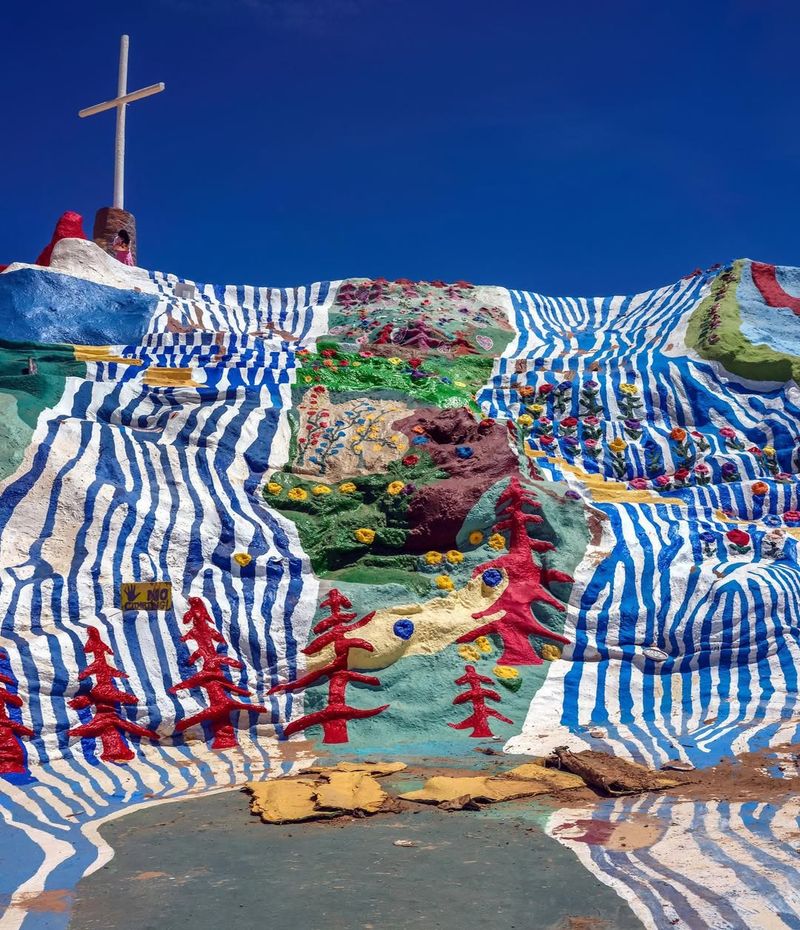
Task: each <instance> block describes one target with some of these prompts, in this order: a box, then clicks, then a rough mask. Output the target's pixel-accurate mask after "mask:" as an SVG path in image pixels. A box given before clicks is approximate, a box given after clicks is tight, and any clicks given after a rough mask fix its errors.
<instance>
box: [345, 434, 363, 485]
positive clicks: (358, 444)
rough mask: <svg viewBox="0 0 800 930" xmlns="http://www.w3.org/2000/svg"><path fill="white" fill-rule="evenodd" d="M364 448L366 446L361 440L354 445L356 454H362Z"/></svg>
mask: <svg viewBox="0 0 800 930" xmlns="http://www.w3.org/2000/svg"><path fill="white" fill-rule="evenodd" d="M363 449H364V447H363V446H362V445H361V443H360V442H357V443H356V444H355V445H354V446H353V452H355V453H356V454H360V453H361V452H362V451H363ZM339 490H341V488H340V489H339Z"/></svg>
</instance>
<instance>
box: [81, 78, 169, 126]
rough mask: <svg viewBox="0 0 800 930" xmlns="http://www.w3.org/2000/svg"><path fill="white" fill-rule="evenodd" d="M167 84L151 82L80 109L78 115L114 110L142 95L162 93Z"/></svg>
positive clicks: (139, 98) (92, 114) (91, 114)
mask: <svg viewBox="0 0 800 930" xmlns="http://www.w3.org/2000/svg"><path fill="white" fill-rule="evenodd" d="M165 87H166V85H165V84H164V83H163V82H161V83H159V84H151V85H150V86H149V87H143V88H142V89H141V90H134V91H132V92H131V93H130V94H125V95H124V96H122V97H116V98H115V99H114V100H106V101H105V102H104V103H96V104H95V105H94V106H93V107H86V108H85V109H84V110H78V116H81V117H83V116H94V114H95V113H102V112H103V110H113V109H114V108H115V107H121V106H124V105H125V104H126V103H132V102H133V101H134V100H141V99H142V97H151V96H152V95H153V94H160V93H161V91H162V90H164V88H165Z"/></svg>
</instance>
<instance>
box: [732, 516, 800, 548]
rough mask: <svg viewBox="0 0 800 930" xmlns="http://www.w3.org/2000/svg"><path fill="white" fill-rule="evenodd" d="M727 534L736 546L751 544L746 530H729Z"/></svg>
mask: <svg viewBox="0 0 800 930" xmlns="http://www.w3.org/2000/svg"><path fill="white" fill-rule="evenodd" d="M798 517H799V518H800V514H798ZM725 536H726V537H727V539H728V542H730V543H732V544H733V545H734V546H741V547H742V548H744V547H745V546H749V545H750V534H749V533H745V532H744V530H728V532H727V533H726V534H725Z"/></svg>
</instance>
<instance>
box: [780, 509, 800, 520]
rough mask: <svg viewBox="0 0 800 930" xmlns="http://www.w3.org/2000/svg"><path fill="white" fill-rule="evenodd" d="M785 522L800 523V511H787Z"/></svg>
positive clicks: (784, 517)
mask: <svg viewBox="0 0 800 930" xmlns="http://www.w3.org/2000/svg"><path fill="white" fill-rule="evenodd" d="M783 520H784V523H800V510H787V511H786V513H785V514H784V515H783Z"/></svg>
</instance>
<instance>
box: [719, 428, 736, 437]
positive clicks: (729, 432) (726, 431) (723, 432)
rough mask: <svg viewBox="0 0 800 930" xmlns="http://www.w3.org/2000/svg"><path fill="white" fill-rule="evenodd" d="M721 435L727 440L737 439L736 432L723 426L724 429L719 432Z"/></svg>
mask: <svg viewBox="0 0 800 930" xmlns="http://www.w3.org/2000/svg"><path fill="white" fill-rule="evenodd" d="M719 434H720V436H724V437H725V438H726V439H735V438H736V430H735V429H731V428H730V426H723V427H722V429H721V430H720V431H719Z"/></svg>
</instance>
